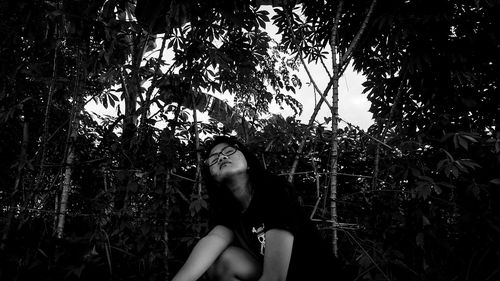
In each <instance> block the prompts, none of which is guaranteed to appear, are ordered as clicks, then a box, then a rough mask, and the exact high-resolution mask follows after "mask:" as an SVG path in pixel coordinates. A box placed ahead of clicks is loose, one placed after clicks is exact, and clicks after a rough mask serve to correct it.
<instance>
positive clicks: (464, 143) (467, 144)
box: [457, 135, 469, 150]
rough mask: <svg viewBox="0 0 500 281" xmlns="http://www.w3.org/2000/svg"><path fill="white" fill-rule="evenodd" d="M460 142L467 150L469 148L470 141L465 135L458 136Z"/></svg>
mask: <svg viewBox="0 0 500 281" xmlns="http://www.w3.org/2000/svg"><path fill="white" fill-rule="evenodd" d="M457 139H458V143H459V144H460V146H461V147H463V148H464V149H465V150H469V143H468V142H467V141H466V140H465V139H464V137H463V136H460V135H459V136H457Z"/></svg>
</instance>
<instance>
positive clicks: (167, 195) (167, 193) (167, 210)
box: [163, 169, 172, 280]
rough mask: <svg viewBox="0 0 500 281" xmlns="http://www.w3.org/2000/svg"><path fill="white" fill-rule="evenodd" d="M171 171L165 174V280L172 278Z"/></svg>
mask: <svg viewBox="0 0 500 281" xmlns="http://www.w3.org/2000/svg"><path fill="white" fill-rule="evenodd" d="M170 173H171V170H170V169H167V174H166V176H165V222H164V223H163V245H164V246H163V260H164V262H163V266H164V268H165V280H169V279H170V267H169V264H168V257H169V255H170V249H169V247H168V243H169V235H168V226H169V222H170V195H171V194H172V192H171V190H172V187H171V186H170Z"/></svg>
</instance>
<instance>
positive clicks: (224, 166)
mask: <svg viewBox="0 0 500 281" xmlns="http://www.w3.org/2000/svg"><path fill="white" fill-rule="evenodd" d="M231 153H232V154H231ZM224 154H230V155H224ZM215 159H216V160H217V161H216V162H215V163H214V164H213V165H211V166H210V167H209V168H210V175H211V176H212V177H213V178H214V180H215V181H216V182H222V181H223V180H225V179H228V178H230V177H231V176H235V175H239V174H244V173H246V172H247V170H248V163H247V160H246V158H245V156H244V155H243V153H242V152H241V151H240V150H238V149H237V148H235V147H234V146H230V145H228V144H227V143H219V144H217V145H216V146H214V148H212V150H211V151H210V155H209V157H208V161H209V162H210V160H215Z"/></svg>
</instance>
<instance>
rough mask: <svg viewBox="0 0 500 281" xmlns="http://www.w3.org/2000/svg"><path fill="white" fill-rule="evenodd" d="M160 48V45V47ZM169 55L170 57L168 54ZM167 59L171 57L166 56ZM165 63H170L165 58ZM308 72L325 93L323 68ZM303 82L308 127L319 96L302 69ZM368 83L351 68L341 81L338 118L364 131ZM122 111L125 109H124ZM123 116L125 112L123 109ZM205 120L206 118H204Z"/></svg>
mask: <svg viewBox="0 0 500 281" xmlns="http://www.w3.org/2000/svg"><path fill="white" fill-rule="evenodd" d="M264 9H265V10H267V11H268V12H270V15H269V18H271V17H272V16H273V11H272V9H269V8H268V7H267V8H266V7H264ZM266 31H267V32H268V33H269V34H270V36H271V37H273V38H275V40H276V41H279V36H276V32H277V28H276V27H275V26H273V25H272V24H270V23H267V25H266ZM159 46H160V44H158V47H159ZM157 54H158V53H157V52H154V54H153V55H157ZM166 55H167V54H166ZM167 56H168V55H167ZM165 59H167V60H168V59H169V58H168V57H166V58H165ZM325 64H326V65H331V63H330V62H328V61H326V62H325ZM307 67H308V68H309V71H310V72H311V74H312V76H313V78H314V79H315V82H316V83H317V85H318V87H319V88H320V89H321V90H324V89H325V88H326V86H327V84H328V81H329V78H328V75H327V73H326V72H325V70H324V69H323V66H321V65H314V64H310V65H308V66H307ZM298 76H299V78H300V80H301V81H302V88H300V89H296V94H292V95H293V97H294V98H295V99H297V100H298V101H299V102H300V103H302V105H303V112H302V114H301V115H300V116H297V119H299V120H300V121H301V122H302V123H308V122H309V119H310V118H311V115H312V113H313V111H314V105H315V102H316V101H319V99H320V97H319V95H317V96H316V98H315V94H314V87H313V85H312V84H311V83H309V81H310V80H309V77H308V76H307V73H306V72H305V70H304V68H303V66H302V67H301V69H300V72H299V73H298ZM364 81H365V78H364V77H363V76H362V75H361V74H358V73H356V72H354V71H353V70H352V67H348V68H347V69H346V71H345V73H344V75H343V76H342V77H341V79H340V81H339V115H340V118H341V119H343V120H345V121H347V122H349V123H351V124H353V125H355V126H358V127H360V128H361V129H363V130H366V129H368V127H369V126H370V125H372V123H373V121H372V114H371V113H370V112H368V110H369V108H370V103H369V102H368V100H367V99H366V95H363V94H362V91H363V86H362V85H361V84H362V83H363V82H364ZM221 98H222V99H223V100H224V99H229V100H232V98H230V97H228V96H222V97H221ZM328 100H329V102H330V103H331V91H330V93H329V96H328ZM122 107H123V106H122ZM86 109H87V110H89V111H91V112H94V113H96V114H97V115H101V114H107V115H110V116H116V109H113V108H111V107H108V109H104V107H103V106H102V105H98V104H95V103H94V102H90V103H89V104H88V105H87V107H86ZM121 109H122V110H121V111H122V112H124V109H123V108H121ZM270 109H271V111H272V112H273V113H275V114H281V115H283V116H285V117H286V116H291V115H293V114H294V112H293V110H292V109H289V108H287V107H286V106H285V107H284V109H283V110H282V109H280V108H279V107H278V106H277V105H274V106H271V107H270ZM201 116H203V114H201ZM328 117H331V114H330V110H329V108H328V106H327V105H326V104H323V106H322V108H321V110H320V112H319V113H318V115H317V117H316V121H318V122H319V123H324V122H325V118H328ZM201 118H203V117H201ZM346 125H347V124H346V123H345V122H342V121H341V122H340V123H339V127H341V128H343V127H345V126H346Z"/></svg>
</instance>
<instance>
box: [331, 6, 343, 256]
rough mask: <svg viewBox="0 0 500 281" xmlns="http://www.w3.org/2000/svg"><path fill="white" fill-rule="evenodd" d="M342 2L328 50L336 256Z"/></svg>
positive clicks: (332, 214)
mask: <svg viewBox="0 0 500 281" xmlns="http://www.w3.org/2000/svg"><path fill="white" fill-rule="evenodd" d="M342 5H343V1H340V2H339V6H338V8H337V15H336V17H335V18H336V20H335V21H336V24H335V25H334V26H333V28H332V34H331V37H330V48H331V52H332V54H331V55H332V70H333V71H332V81H333V85H332V92H333V93H332V107H331V113H332V143H331V152H330V161H331V162H330V215H331V221H332V249H333V254H334V255H335V256H338V236H337V225H338V222H337V172H338V135H337V132H338V116H339V77H340V71H339V69H340V63H342V62H340V63H339V62H337V54H338V52H337V42H336V41H337V34H338V20H339V18H340V13H341V11H342Z"/></svg>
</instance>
